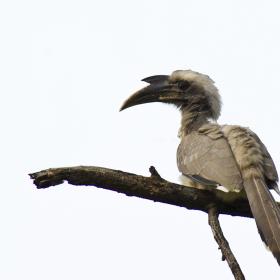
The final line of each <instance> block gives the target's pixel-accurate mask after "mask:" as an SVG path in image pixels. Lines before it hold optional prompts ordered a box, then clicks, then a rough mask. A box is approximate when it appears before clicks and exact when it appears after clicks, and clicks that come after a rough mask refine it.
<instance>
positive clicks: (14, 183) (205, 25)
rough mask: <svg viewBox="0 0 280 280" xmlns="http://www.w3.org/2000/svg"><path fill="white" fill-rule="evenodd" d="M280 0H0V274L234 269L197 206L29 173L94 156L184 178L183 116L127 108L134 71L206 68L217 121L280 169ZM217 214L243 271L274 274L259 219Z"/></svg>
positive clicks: (162, 274)
mask: <svg viewBox="0 0 280 280" xmlns="http://www.w3.org/2000/svg"><path fill="white" fill-rule="evenodd" d="M279 10H280V4H279V2H278V1H222V0H220V1H218V0H216V1H197V0H196V1H179V0H175V1H174V0H172V1H171V0H170V1H149V0H141V1H128V0H119V1H113V0H111V1H63V0H60V1H58V0H56V1H2V2H1V4H0V36H1V37H0V38H1V44H0V77H1V78H0V80H1V82H0V92H1V102H0V118H1V132H2V133H1V135H2V136H1V146H0V152H1V158H2V168H1V171H2V172H1V174H2V175H1V187H0V191H1V194H0V213H1V216H0V217H1V233H0V248H1V250H0V263H1V268H0V279H5V280H15V279H28V280H34V279H40V280H49V279H52V280H57V279H67V280H76V279H79V280H80V279H82V280H89V279H100V280H103V279H136V280H137V279H161V280H163V279H176V280H177V279H206V278H207V279H232V275H231V272H230V270H229V268H228V266H227V264H226V263H224V262H221V261H220V259H221V253H220V252H219V251H218V248H217V245H216V243H215V241H214V239H213V236H212V233H211V231H210V228H209V226H208V224H207V215H206V214H204V213H202V212H198V211H188V210H186V209H183V208H179V207H174V206H170V205H164V204H160V203H154V202H151V201H148V200H143V199H138V198H131V197H126V196H125V195H122V194H117V193H114V192H110V191H106V190H101V189H96V188H94V187H88V188H86V187H74V186H71V185H67V184H64V185H61V186H57V187H53V188H49V189H46V190H37V189H36V188H35V187H34V185H33V184H32V181H31V180H30V179H29V177H28V175H27V174H28V173H30V172H35V171H39V170H41V169H45V168H49V167H60V166H73V165H96V166H105V167H109V168H116V169H122V170H125V171H129V172H134V173H137V174H143V175H148V168H149V166H150V165H154V166H156V168H157V169H158V171H159V173H160V174H161V175H162V176H163V177H164V178H166V179H168V180H171V181H178V175H179V172H178V171H177V167H176V149H177V145H178V143H179V140H178V139H177V131H178V127H179V113H178V112H176V110H175V109H174V108H173V107H172V106H167V105H162V104H155V103H154V104H149V105H145V106H137V107H134V108H131V109H129V110H127V111H124V112H122V113H119V112H118V110H119V107H120V106H121V104H122V102H123V101H124V100H125V99H126V98H127V97H128V96H129V95H130V94H132V93H133V92H134V91H135V90H137V89H139V88H141V87H142V86H144V83H142V82H140V80H141V79H142V78H144V77H146V76H150V75H154V74H169V73H171V72H172V71H173V70H176V69H190V68H191V69H193V70H196V71H199V72H203V73H206V74H208V75H210V76H211V77H212V78H213V79H214V80H215V81H216V84H217V86H218V87H219V89H220V92H221V95H222V98H223V103H224V107H223V112H222V117H221V118H220V123H230V124H241V125H244V126H249V127H250V128H252V129H253V130H254V131H255V132H257V133H258V135H259V136H260V137H261V139H262V140H263V141H264V143H265V144H266V146H267V147H268V149H269V151H270V153H271V154H272V156H273V158H274V161H275V163H276V165H277V166H278V167H279V166H280V155H279V141H280V134H279V131H278V128H279V127H278V126H279V121H278V120H279V103H280V98H279V95H280V84H279V68H280V67H279V66H280V54H279V50H280V39H279V28H280V17H279ZM220 221H221V224H222V227H223V230H224V233H225V235H226V237H227V238H228V240H229V242H230V245H231V247H232V250H233V251H234V253H235V254H236V257H237V259H238V260H239V263H240V265H241V267H242V269H243V271H244V273H245V275H246V276H247V279H270V280H273V279H279V268H278V266H277V263H276V261H275V260H274V259H273V257H272V255H271V254H270V253H269V252H267V251H266V249H265V247H264V246H263V244H262V242H261V240H260V238H259V236H258V233H257V230H256V226H255V224H254V221H253V220H249V219H244V218H243V219H242V218H232V217H225V216H221V217H220Z"/></svg>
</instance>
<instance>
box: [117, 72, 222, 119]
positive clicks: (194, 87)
mask: <svg viewBox="0 0 280 280" xmlns="http://www.w3.org/2000/svg"><path fill="white" fill-rule="evenodd" d="M142 81H144V82H147V83H148V84H149V85H148V86H146V87H144V88H143V89H141V90H139V91H137V92H136V93H134V94H133V95H132V96H130V97H129V98H128V99H127V100H126V101H125V102H124V104H123V105H122V107H121V109H120V111H122V110H124V109H127V108H129V107H132V106H135V105H139V104H144V103H150V102H163V103H169V104H174V105H176V106H177V107H178V108H180V109H181V110H184V108H197V110H198V111H200V112H205V113H206V114H207V117H209V118H212V119H214V120H216V119H218V117H219V115H220V111H221V101H220V95H219V92H218V89H217V87H216V86H215V85H214V81H213V80H211V79H210V78H209V77H208V76H207V75H204V74H201V73H198V72H194V71H192V70H177V71H174V72H173V73H172V74H171V75H157V76H151V77H148V78H145V79H143V80H142Z"/></svg>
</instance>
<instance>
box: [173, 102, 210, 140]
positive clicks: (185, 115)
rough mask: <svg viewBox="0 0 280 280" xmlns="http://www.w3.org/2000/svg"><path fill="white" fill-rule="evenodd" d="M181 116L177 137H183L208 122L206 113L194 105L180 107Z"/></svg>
mask: <svg viewBox="0 0 280 280" xmlns="http://www.w3.org/2000/svg"><path fill="white" fill-rule="evenodd" d="M181 113H182V118H181V127H180V130H179V137H183V136H185V135H187V134H189V133H191V132H193V131H195V130H198V129H199V128H200V127H201V126H202V125H204V124H206V123H209V118H208V113H207V112H205V111H203V110H200V108H199V107H198V106H197V104H196V105H192V106H186V107H184V108H181Z"/></svg>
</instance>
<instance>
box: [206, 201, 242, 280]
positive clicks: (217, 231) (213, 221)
mask: <svg viewBox="0 0 280 280" xmlns="http://www.w3.org/2000/svg"><path fill="white" fill-rule="evenodd" d="M218 215H219V214H218V213H217V209H216V207H215V206H213V207H210V208H209V211H208V223H209V225H210V227H211V229H212V232H213V235H214V238H215V240H216V242H217V243H218V245H219V249H221V252H222V260H223V261H224V260H226V261H227V263H228V266H229V267H230V269H231V272H232V274H233V276H234V278H235V279H236V280H245V277H244V275H243V273H242V271H241V268H240V266H239V264H238V262H237V260H236V258H235V257H234V254H233V253H232V251H231V249H230V247H229V243H228V242H227V240H226V238H225V236H224V235H223V232H222V229H221V226H220V223H219V219H218Z"/></svg>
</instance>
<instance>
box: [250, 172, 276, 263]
mask: <svg viewBox="0 0 280 280" xmlns="http://www.w3.org/2000/svg"><path fill="white" fill-rule="evenodd" d="M244 188H245V191H246V194H247V197H248V200H249V204H250V207H251V210H252V214H253V216H254V218H255V221H256V224H257V227H258V230H259V233H260V235H261V238H262V240H263V241H264V242H265V244H266V245H267V246H268V248H269V249H270V251H271V252H272V254H273V256H274V257H275V258H276V260H277V262H278V264H279V265H280V208H279V207H278V205H277V203H276V202H275V200H274V198H273V196H272V195H271V193H270V191H269V189H268V188H267V186H266V185H265V183H264V181H263V179H261V178H256V177H253V178H250V179H246V180H245V181H244Z"/></svg>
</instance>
